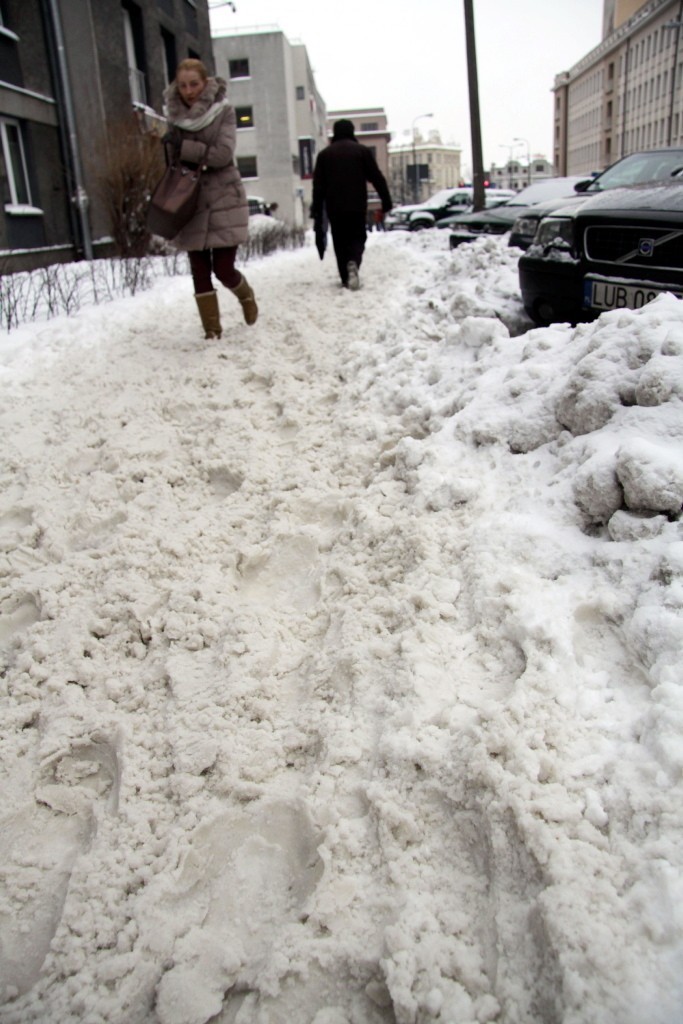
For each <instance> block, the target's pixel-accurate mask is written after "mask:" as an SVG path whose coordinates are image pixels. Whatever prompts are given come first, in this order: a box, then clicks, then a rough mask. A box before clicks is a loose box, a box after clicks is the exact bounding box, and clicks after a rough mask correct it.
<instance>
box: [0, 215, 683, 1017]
mask: <svg viewBox="0 0 683 1024" xmlns="http://www.w3.org/2000/svg"><path fill="white" fill-rule="evenodd" d="M249 278H250V280H251V282H252V283H253V284H254V286H255V288H256V291H257V296H258V299H259V303H260V307H261V316H260V319H259V322H258V324H257V325H256V326H255V327H254V328H251V329H249V328H247V327H246V326H245V325H244V324H243V323H241V322H240V319H239V313H238V307H237V305H236V303H234V300H233V299H232V297H231V296H229V295H227V294H226V293H223V294H222V296H221V304H222V311H223V320H224V328H225V334H224V337H223V339H222V341H220V342H216V341H204V340H203V339H201V335H200V332H199V328H198V322H197V314H196V311H195V309H194V303H193V300H192V294H191V285H190V282H189V280H188V279H183V278H181V279H171V280H169V281H162V282H159V283H157V284H156V285H155V287H154V289H153V290H152V291H151V292H149V293H145V294H143V295H138V296H137V297H136V298H135V299H128V300H119V301H116V302H113V303H111V304H109V305H107V306H101V307H97V308H94V309H91V310H88V311H87V312H83V313H81V314H79V316H78V317H75V318H73V319H71V320H66V319H62V320H58V321H52V322H49V323H44V324H41V325H33V326H32V327H31V328H30V329H29V328H25V329H23V330H21V331H19V332H17V334H16V335H10V337H9V339H8V341H7V346H6V349H5V352H6V357H5V359H4V360H3V355H2V353H3V347H2V342H0V363H2V362H3V361H4V363H5V365H4V366H0V396H1V403H2V404H1V413H0V426H1V428H2V435H3V438H4V444H3V457H2V467H1V470H0V472H1V477H0V479H1V480H2V492H1V495H0V584H1V586H2V590H1V591H0V594H1V602H2V603H1V604H0V608H1V610H2V623H1V625H0V640H1V642H2V662H3V666H2V690H1V691H0V693H1V714H2V721H3V733H2V745H1V747H0V750H1V760H0V770H1V772H2V775H1V776H0V780H1V785H2V792H3V796H4V799H3V808H2V827H1V829H0V874H1V876H2V880H3V890H2V892H3V895H2V900H1V901H0V950H1V951H2V962H1V963H0V983H1V985H2V999H3V1002H2V1007H1V1009H0V1020H2V1021H3V1024H27V1022H33V1024H36V1022H41V1024H48V1022H49V1024H53V1022H57V1021H59V1024H67V1022H71V1021H74V1022H75V1021H84V1022H87V1024H104V1022H106V1024H143V1022H144V1024H205V1022H209V1021H216V1022H220V1024H229V1022H231V1024H285V1022H287V1024H292V1022H296V1024H309V1022H310V1024H392V1022H398V1024H427V1022H441V1024H474V1022H479V1024H485V1022H493V1021H495V1022H500V1024H531V1022H533V1024H553V1022H566V1024H570V1022H571V1024H589V1022H590V1024H643V1022H645V1021H647V1022H648V1024H677V1022H678V1021H679V1020H680V1018H681V1014H682V1013H683V980H682V979H683V955H682V954H683V921H682V920H681V916H682V912H681V906H683V900H682V899H681V897H682V896H683V884H682V881H681V861H682V859H683V852H682V847H681V823H682V820H683V800H682V799H681V798H682V796H683V793H682V788H683V787H682V786H681V767H682V766H683V738H682V736H681V727H682V726H683V700H682V697H681V675H680V665H681V663H683V658H682V655H683V608H682V605H683V543H682V536H681V524H680V518H679V514H680V507H681V501H682V500H683V457H682V456H683V304H681V303H680V302H677V301H676V300H674V299H672V298H670V297H664V298H662V299H660V300H658V301H657V302H656V303H654V304H653V305H652V306H650V307H648V308H647V309H645V310H643V311H641V312H639V313H630V312H621V313H612V314H608V315H606V316H603V317H602V318H601V320H600V321H599V322H598V323H596V324H593V325H586V326H583V327H580V328H578V329H577V330H576V331H573V330H572V329H571V328H569V327H567V326H562V325H560V326H556V327H554V328H549V329H547V330H533V331H530V332H529V333H524V332H525V331H526V329H527V328H528V326H529V325H528V324H527V323H526V322H525V319H524V315H523V312H522V310H521V308H520V307H519V302H518V300H517V298H516V276H515V253H514V252H513V251H511V250H508V249H507V248H505V246H504V244H503V243H501V242H500V241H499V240H493V241H492V240H482V241H481V242H477V243H475V244H474V245H473V246H471V247H469V248H466V249H462V250H460V249H459V250H457V251H456V252H455V253H453V254H451V253H449V252H448V250H447V239H446V238H445V237H444V233H441V232H429V233H425V234H423V235H420V236H414V235H410V236H409V235H400V234H393V235H386V236H373V237H372V238H371V239H370V244H369V246H368V250H367V255H366V260H365V263H364V265H363V270H362V280H363V287H362V289H361V291H360V292H358V293H355V294H353V293H349V292H345V291H342V290H341V289H340V288H339V287H338V284H337V281H336V277H335V274H334V268H333V265H332V259H331V258H330V256H328V257H326V260H325V261H324V263H323V264H322V265H321V264H320V262H319V260H318V257H317V254H316V253H315V251H314V250H313V249H312V247H311V248H307V249H306V250H303V251H300V252H295V253H287V254H280V255H276V256H274V257H271V258H270V259H269V260H266V261H263V262H261V263H259V264H256V265H254V266H253V267H252V266H251V265H250V268H249ZM508 328H509V329H508ZM511 333H512V334H513V335H515V336H514V337H511V336H510V334H511Z"/></svg>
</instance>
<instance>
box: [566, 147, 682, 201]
mask: <svg viewBox="0 0 683 1024" xmlns="http://www.w3.org/2000/svg"><path fill="white" fill-rule="evenodd" d="M681 176H683V150H682V149H677V150H659V151H655V152H653V153H632V154H631V156H627V157H624V159H623V160H619V161H618V163H616V164H613V165H612V166H611V167H608V168H607V170H606V171H603V172H602V174H600V175H598V177H597V178H596V179H595V181H594V182H592V183H591V184H590V185H589V186H588V188H587V189H586V192H602V191H603V189H606V188H617V187H618V186H620V185H642V184H645V182H647V181H662V180H665V181H669V180H670V179H671V178H676V177H681Z"/></svg>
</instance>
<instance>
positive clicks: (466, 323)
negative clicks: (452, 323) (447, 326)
mask: <svg viewBox="0 0 683 1024" xmlns="http://www.w3.org/2000/svg"><path fill="white" fill-rule="evenodd" d="M509 337H510V332H509V331H508V329H507V327H506V326H505V324H503V323H501V321H500V320H496V319H494V318H493V317H486V316H466V317H465V319H464V320H463V322H462V324H461V325H460V338H459V341H460V343H461V344H462V345H467V346H468V348H482V347H483V346H484V345H490V344H491V342H493V341H495V340H496V339H497V338H509Z"/></svg>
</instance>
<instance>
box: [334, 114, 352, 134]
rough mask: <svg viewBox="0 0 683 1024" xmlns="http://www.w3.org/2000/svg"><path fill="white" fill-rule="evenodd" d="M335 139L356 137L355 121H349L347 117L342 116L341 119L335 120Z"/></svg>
mask: <svg viewBox="0 0 683 1024" xmlns="http://www.w3.org/2000/svg"><path fill="white" fill-rule="evenodd" d="M333 131H334V135H333V136H332V138H334V139H355V137H356V136H355V133H354V127H353V121H347V120H346V118H342V119H341V121H335V122H334V126H333Z"/></svg>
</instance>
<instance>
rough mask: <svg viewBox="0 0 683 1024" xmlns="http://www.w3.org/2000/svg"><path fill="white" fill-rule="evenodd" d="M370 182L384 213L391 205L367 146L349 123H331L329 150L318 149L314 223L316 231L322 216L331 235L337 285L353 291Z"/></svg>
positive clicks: (315, 171)
mask: <svg viewBox="0 0 683 1024" xmlns="http://www.w3.org/2000/svg"><path fill="white" fill-rule="evenodd" d="M368 181H369V182H370V183H371V184H372V185H373V186H374V188H375V190H376V192H377V194H378V195H379V198H380V201H381V203H382V210H383V211H385V212H386V211H388V210H390V209H391V207H392V205H393V203H392V201H391V196H390V194H389V188H388V186H387V183H386V179H385V177H384V175H383V174H382V172H381V171H380V169H379V167H378V166H377V162H376V160H375V158H374V156H373V155H372V152H371V150H369V149H368V147H367V146H363V145H361V143H360V142H358V140H357V139H356V136H355V133H354V127H353V122H352V121H347V120H346V119H342V120H340V121H335V123H334V127H333V137H332V141H331V143H330V145H329V146H327V147H326V148H325V149H323V150H321V151H320V153H319V154H318V158H317V160H316V162H315V170H314V172H313V218H314V222H315V226H316V231H317V230H318V228H319V226H320V224H321V223H322V221H323V215H324V212H325V211H327V217H328V219H329V222H330V229H331V231H332V244H333V245H334V252H335V256H336V257H337V267H338V269H339V276H340V278H341V282H342V285H343V286H344V287H345V288H350V289H351V290H352V291H356V290H357V289H358V287H359V284H360V281H359V277H358V271H359V268H360V265H361V263H362V261H363V252H364V250H365V240H366V238H367V234H366V223H367V220H366V218H367V206H368V189H367V182H368Z"/></svg>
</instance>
